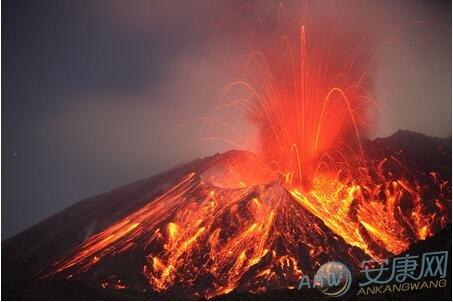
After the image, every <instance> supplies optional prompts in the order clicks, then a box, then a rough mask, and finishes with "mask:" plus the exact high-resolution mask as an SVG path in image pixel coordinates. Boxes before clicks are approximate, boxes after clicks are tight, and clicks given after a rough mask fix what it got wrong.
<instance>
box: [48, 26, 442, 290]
mask: <svg viewBox="0 0 453 302" xmlns="http://www.w3.org/2000/svg"><path fill="white" fill-rule="evenodd" d="M254 26H257V25H256V24H254ZM254 26H252V25H250V30H249V31H247V32H250V33H254V32H255V34H253V35H254V37H253V38H254V39H253V41H256V44H257V45H256V47H255V48H254V49H253V50H252V52H251V53H250V54H249V55H248V56H247V58H246V60H245V64H244V69H243V74H242V77H241V78H240V79H239V80H237V81H234V82H233V83H230V84H229V85H227V87H226V88H225V90H224V91H223V94H222V100H221V103H223V102H227V99H228V95H229V93H230V92H231V90H232V89H234V88H235V87H236V88H237V87H241V88H242V89H244V90H245V91H246V92H247V93H248V98H247V99H246V100H245V101H239V102H238V101H232V102H231V104H233V103H234V104H236V105H240V106H242V107H243V108H245V112H246V115H247V117H248V119H249V121H250V123H251V124H253V125H254V126H255V127H256V129H257V130H258V133H259V135H258V138H257V139H258V141H259V144H258V146H259V147H258V148H257V149H256V150H253V153H249V152H228V153H225V154H223V155H219V156H214V157H212V158H209V159H208V160H206V161H205V164H203V165H202V166H196V167H194V168H193V170H192V171H191V173H187V174H185V176H183V177H180V178H179V179H177V181H174V182H173V183H172V184H171V185H170V186H169V187H168V188H167V189H166V190H165V191H164V192H163V193H162V194H161V195H160V196H159V197H157V198H153V199H151V200H149V202H147V203H146V205H144V206H143V207H141V208H140V209H137V210H135V211H133V212H132V213H130V214H128V215H126V216H125V217H124V218H122V219H120V220H119V221H117V222H115V223H113V224H112V225H111V226H109V227H107V228H105V229H104V230H103V231H101V232H99V233H98V234H95V235H93V236H91V237H90V238H88V239H87V240H86V241H85V242H84V243H82V244H81V245H80V246H78V247H77V248H76V249H75V250H74V251H73V253H72V254H70V255H67V256H66V257H64V258H63V259H61V260H60V261H58V262H56V263H54V264H53V266H52V268H51V269H50V271H49V272H47V273H46V277H51V276H55V275H63V276H65V277H66V278H68V279H81V278H85V279H86V278H94V279H93V282H97V283H99V286H100V287H101V286H102V287H103V288H113V289H117V290H121V289H130V290H136V291H157V292H169V293H175V294H178V295H182V296H192V297H203V298H213V297H216V296H219V295H222V294H227V293H230V292H232V291H234V290H235V291H239V292H240V291H247V292H252V293H262V292H265V291H267V290H270V289H276V288H291V289H292V288H295V287H296V286H297V284H298V282H299V280H300V278H301V276H302V275H307V274H309V275H312V274H313V273H315V272H316V270H317V269H318V268H319V267H320V266H321V265H322V264H323V263H324V262H326V261H328V260H335V259H341V261H342V262H344V263H346V264H348V266H350V267H358V266H359V264H360V263H361V262H362V261H363V259H366V258H369V257H370V256H371V257H372V258H375V259H378V258H388V257H389V256H392V255H397V254H400V253H401V252H403V251H405V250H406V249H407V248H408V247H409V245H410V244H412V243H415V242H417V241H419V240H424V239H426V238H428V237H430V236H432V235H434V234H435V233H436V232H437V231H438V230H440V229H442V228H443V227H445V226H446V224H447V223H448V222H450V220H451V217H449V208H450V207H451V183H450V182H449V181H448V180H445V179H442V177H441V176H440V174H439V173H438V171H428V172H426V171H421V170H418V169H417V168H416V167H414V166H413V165H411V163H407V162H405V161H404V160H403V159H402V158H399V157H398V154H397V153H398V150H391V151H392V152H393V153H392V154H384V155H382V156H376V155H371V152H370V150H368V149H366V148H365V147H364V145H363V137H362V136H363V133H365V131H366V130H367V128H368V127H369V124H368V123H367V120H366V117H367V112H368V110H369V109H370V106H371V107H373V106H375V103H376V102H375V101H373V100H372V98H371V96H370V95H369V93H368V92H367V89H366V86H367V85H366V84H367V83H366V75H367V71H368V67H369V64H368V63H365V64H364V63H363V58H361V55H360V52H359V50H360V45H356V48H357V49H356V50H355V51H351V47H352V46H351V43H352V42H354V41H350V40H346V41H344V40H341V39H339V38H338V35H336V33H335V32H334V31H333V30H330V31H329V30H326V32H327V34H326V35H325V36H321V37H320V35H319V31H318V30H316V31H312V32H310V27H309V26H308V25H307V26H306V25H303V24H300V23H297V22H296V24H291V26H285V27H283V28H282V29H281V30H279V31H276V32H277V33H274V34H271V35H270V37H268V36H263V34H262V31H260V30H256V28H254ZM254 29H255V30H254ZM327 29H331V28H327ZM260 32H261V34H260ZM373 55H374V54H373V53H372V54H371V57H372V56H373ZM369 60H371V58H369ZM369 60H368V61H369ZM368 61H366V62H368ZM219 110H220V109H219ZM427 192H432V197H431V198H426V195H427ZM126 254H134V255H138V256H137V258H136V259H138V260H137V261H134V264H129V266H131V265H133V267H134V268H135V274H136V275H134V277H131V276H129V277H127V276H125V277H124V276H123V277H121V280H120V279H119V278H120V276H119V275H118V272H114V271H111V269H110V268H109V263H111V262H112V261H121V260H118V259H122V258H121V257H122V256H123V255H126ZM115 259H116V260H115ZM90 273H92V274H90ZM90 276H91V277H90ZM92 276H96V277H92ZM112 276H113V277H112ZM116 276H118V277H116ZM140 278H141V279H140ZM139 279H140V280H142V281H140V282H138V281H137V280H139Z"/></svg>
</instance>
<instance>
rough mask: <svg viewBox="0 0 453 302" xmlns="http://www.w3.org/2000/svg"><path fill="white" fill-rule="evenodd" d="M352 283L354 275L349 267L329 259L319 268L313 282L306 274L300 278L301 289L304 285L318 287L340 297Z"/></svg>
mask: <svg viewBox="0 0 453 302" xmlns="http://www.w3.org/2000/svg"><path fill="white" fill-rule="evenodd" d="M351 284H352V275H351V271H350V270H349V269H348V267H347V266H346V265H344V264H343V263H341V262H338V261H329V262H327V263H325V264H323V265H322V266H321V267H320V268H319V269H318V271H317V272H316V274H315V276H314V278H313V280H312V282H311V280H310V279H309V278H308V276H307V275H304V276H303V277H302V279H301V280H300V283H299V290H300V289H302V288H303V287H306V288H317V289H319V290H320V291H321V292H322V293H323V294H325V295H327V296H329V297H340V296H342V295H344V294H345V293H347V292H348V290H349V289H350V288H351Z"/></svg>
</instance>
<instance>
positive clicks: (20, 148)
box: [2, 0, 451, 239]
mask: <svg viewBox="0 0 453 302" xmlns="http://www.w3.org/2000/svg"><path fill="white" fill-rule="evenodd" d="M249 2H250V1H249ZM243 3H244V1H209V0H205V1H183V0H180V1H176V0H171V1H99V0H94V1H48V0H42V1H21V0H11V1H8V0H4V1H2V44H3V45H2V46H3V49H2V149H3V150H2V160H3V168H2V180H3V181H2V189H3V190H2V239H5V238H7V237H10V236H12V235H14V234H16V233H17V232H19V231H21V230H24V229H25V228H27V227H29V226H31V225H33V224H35V223H37V222H39V221H41V220H42V219H44V218H46V217H48V216H50V215H52V214H54V213H56V212H58V211H60V210H62V209H64V208H66V207H68V206H69V205H71V204H74V203H75V202H77V201H79V200H81V199H83V198H86V197H90V196H93V195H96V194H99V193H102V192H105V191H108V190H111V189H113V188H115V187H118V186H121V185H125V184H127V183H130V182H132V181H135V180H139V179H141V178H144V177H147V176H150V175H153V174H155V173H157V172H159V171H162V170H165V169H168V168H170V167H171V166H174V165H176V164H178V163H179V162H181V161H188V160H191V159H194V158H196V157H199V156H204V155H208V154H212V153H213V152H217V151H224V150H227V149H229V148H231V146H227V145H225V144H217V145H209V146H206V145H202V144H197V142H199V141H200V139H201V137H202V136H203V133H201V132H200V131H199V126H197V125H196V124H194V123H190V121H193V120H194V119H196V118H197V117H199V116H203V115H206V114H208V112H207V111H209V110H210V109H211V108H212V106H213V105H212V104H213V103H214V102H215V96H216V93H217V92H218V91H219V90H218V89H217V90H216V89H214V88H213V87H221V86H219V85H221V84H220V83H221V82H222V80H223V78H222V77H225V75H221V76H219V74H218V73H220V72H219V68H218V64H220V63H219V62H222V60H224V59H222V58H224V57H225V56H224V53H223V52H225V53H226V52H228V53H230V52H234V51H235V48H234V47H233V46H234V45H231V43H226V44H224V45H223V46H224V47H223V48H222V51H223V52H220V53H218V54H217V55H213V56H211V57H210V59H209V60H208V59H205V57H204V56H202V55H201V54H203V53H204V51H205V50H206V46H207V45H208V41H209V39H210V37H211V35H212V33H213V32H214V30H215V26H216V24H217V23H218V22H219V20H221V19H222V18H223V17H225V16H226V15H229V14H233V13H235V12H236V11H237V10H238V9H239V8H240V7H241V4H243ZM259 3H260V4H259V5H258V4H257V5H256V7H257V9H258V10H259V9H261V10H262V11H264V12H268V11H269V10H270V9H272V10H273V9H274V7H275V2H272V1H260V2H259ZM330 3H331V1H317V3H316V5H313V6H314V7H313V15H312V18H314V19H316V18H320V19H322V18H325V16H324V15H323V14H324V10H323V9H322V7H323V6H330ZM450 5H451V1H390V0H388V1H344V2H342V1H338V3H337V4H336V9H337V13H338V17H337V18H338V22H339V23H341V24H346V25H347V26H346V27H347V28H349V30H351V28H352V29H354V30H355V29H360V30H362V31H364V33H372V34H376V35H388V34H390V33H392V32H395V31H396V30H397V29H398V28H399V27H401V26H403V25H405V24H408V23H411V22H416V21H423V22H424V23H423V24H421V25H416V26H412V27H410V28H409V29H408V30H405V31H403V32H401V33H400V34H398V36H397V37H396V38H395V39H393V40H392V41H391V43H389V45H388V46H387V47H386V48H385V49H383V50H382V52H381V54H380V61H379V64H378V66H377V69H376V71H375V73H374V74H373V76H372V80H373V89H374V91H373V92H374V94H375V95H376V98H377V99H379V101H380V102H382V103H383V104H384V105H385V106H384V107H385V118H381V119H380V120H379V122H377V123H376V131H375V132H374V133H373V136H387V135H389V134H391V133H393V132H395V131H396V130H397V129H409V130H414V131H418V132H422V133H425V134H428V135H433V136H440V137H447V136H450V135H451V7H450ZM220 38H221V37H220ZM214 78H216V79H217V80H216V81H214V80H213V79H214ZM211 88H212V89H211ZM188 125H189V126H188Z"/></svg>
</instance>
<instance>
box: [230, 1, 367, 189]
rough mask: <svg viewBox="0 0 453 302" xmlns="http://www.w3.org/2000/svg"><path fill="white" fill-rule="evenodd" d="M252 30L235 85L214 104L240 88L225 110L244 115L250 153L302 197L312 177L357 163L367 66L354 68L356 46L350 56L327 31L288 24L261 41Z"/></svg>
mask: <svg viewBox="0 0 453 302" xmlns="http://www.w3.org/2000/svg"><path fill="white" fill-rule="evenodd" d="M280 10H281V11H280V13H281V15H282V16H281V18H282V19H288V18H287V17H286V16H285V10H284V7H281V8H280ZM255 26H257V27H258V29H257V30H256V29H255V30H254V29H253V28H254V27H253V26H249V28H248V30H247V31H246V32H248V34H249V35H252V36H253V38H251V39H252V40H253V41H255V43H256V44H258V46H255V47H254V46H252V47H254V49H252V51H251V52H250V54H249V55H247V56H246V58H245V60H244V61H245V63H244V67H243V72H242V77H241V80H238V81H234V82H232V83H231V84H230V85H228V86H227V87H226V89H225V91H224V93H223V96H222V98H225V99H226V98H227V96H228V93H229V91H231V90H234V89H236V88H238V87H239V88H243V89H244V91H245V93H246V94H248V97H247V98H246V100H245V101H242V102H235V101H233V102H232V103H235V104H238V105H240V106H243V107H245V108H246V109H245V111H246V115H247V118H248V120H249V121H250V122H251V123H252V124H253V125H254V126H255V127H256V129H257V130H258V143H257V145H258V148H257V150H256V153H257V154H259V155H260V157H261V160H262V161H263V162H266V163H267V164H268V165H269V166H270V167H271V168H272V169H273V170H274V171H275V172H277V173H278V174H279V175H281V176H282V177H283V178H284V180H285V182H286V183H287V185H288V186H293V187H298V188H300V189H302V190H303V191H306V190H309V189H310V188H311V186H312V181H313V178H314V177H315V176H316V174H317V173H318V172H319V171H320V170H324V171H325V170H328V171H331V172H332V171H334V173H335V172H337V171H338V165H339V164H343V165H344V164H347V163H348V162H350V161H351V160H352V159H356V160H360V159H361V158H362V157H363V151H362V146H361V142H360V140H361V135H362V133H363V132H364V131H365V130H368V129H367V126H368V123H367V120H366V119H367V114H368V113H370V111H371V110H372V109H375V108H376V103H375V102H374V101H373V100H372V98H371V97H370V95H369V93H368V90H367V89H366V88H367V87H366V80H367V78H366V72H367V69H368V67H369V65H368V64H360V63H363V62H362V61H363V60H364V59H365V58H363V54H362V53H360V48H363V45H361V44H360V43H358V45H355V47H357V49H353V47H354V46H352V45H351V43H354V42H353V41H350V40H347V41H344V40H342V39H341V38H343V37H341V36H340V37H341V38H339V36H338V35H336V32H335V30H333V28H330V27H329V25H327V26H326V28H317V29H316V30H313V29H312V28H311V27H310V26H309V25H305V24H304V23H303V22H294V23H291V24H290V25H288V26H285V27H283V26H282V25H280V26H279V27H278V30H277V31H276V32H275V30H274V31H272V30H271V33H270V34H266V35H265V36H263V33H264V32H269V29H268V28H266V25H265V24H263V23H262V22H257V24H255ZM254 31H256V33H254ZM359 42H360V41H359ZM259 45H261V46H259ZM362 50H363V49H362ZM351 154H353V155H354V156H353V157H351ZM348 168H350V166H349V167H348ZM344 170H345V171H350V169H344Z"/></svg>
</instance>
